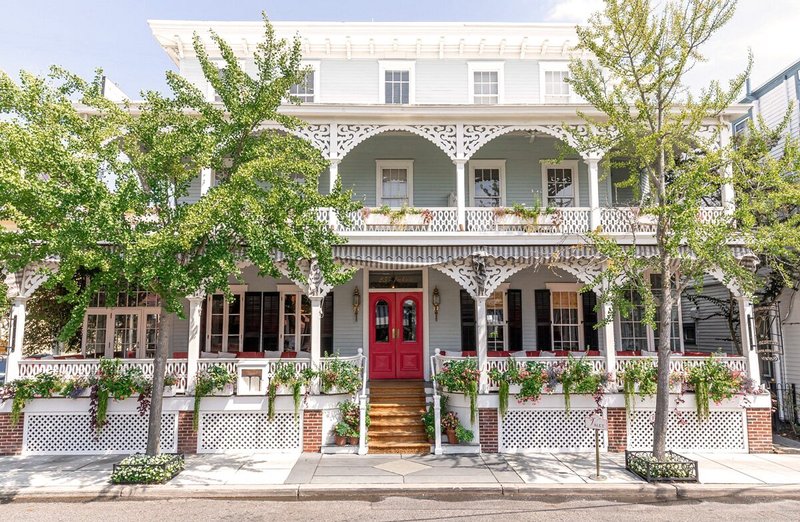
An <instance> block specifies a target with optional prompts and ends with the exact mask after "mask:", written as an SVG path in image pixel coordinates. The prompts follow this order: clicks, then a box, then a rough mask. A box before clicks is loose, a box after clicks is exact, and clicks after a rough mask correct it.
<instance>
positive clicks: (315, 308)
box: [309, 295, 323, 368]
mask: <svg viewBox="0 0 800 522" xmlns="http://www.w3.org/2000/svg"><path fill="white" fill-rule="evenodd" d="M309 299H310V300H311V365H312V366H313V367H314V368H319V363H320V359H321V358H322V353H321V351H322V331H321V330H322V321H321V319H322V299H323V298H322V296H318V295H312V296H309Z"/></svg>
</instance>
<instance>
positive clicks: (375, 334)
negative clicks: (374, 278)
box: [369, 292, 423, 379]
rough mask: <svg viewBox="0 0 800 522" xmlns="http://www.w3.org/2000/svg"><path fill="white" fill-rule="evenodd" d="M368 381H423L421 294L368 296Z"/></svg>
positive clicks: (375, 293)
mask: <svg viewBox="0 0 800 522" xmlns="http://www.w3.org/2000/svg"><path fill="white" fill-rule="evenodd" d="M369 310H370V311H369V329H370V332H369V378H370V379H422V365H423V363H422V292H374V293H370V294H369Z"/></svg>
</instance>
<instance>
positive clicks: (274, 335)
mask: <svg viewBox="0 0 800 522" xmlns="http://www.w3.org/2000/svg"><path fill="white" fill-rule="evenodd" d="M280 297H281V296H280V294H279V293H278V292H264V298H263V300H262V303H263V306H262V308H261V313H262V315H261V344H262V346H263V348H264V351H267V350H270V351H276V350H277V349H278V334H279V333H280V324H279V323H280V315H279V314H280V300H281V299H280Z"/></svg>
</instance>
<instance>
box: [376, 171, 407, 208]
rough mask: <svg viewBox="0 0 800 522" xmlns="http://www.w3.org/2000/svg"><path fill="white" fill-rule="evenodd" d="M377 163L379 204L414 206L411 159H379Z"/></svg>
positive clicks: (377, 198)
mask: <svg viewBox="0 0 800 522" xmlns="http://www.w3.org/2000/svg"><path fill="white" fill-rule="evenodd" d="M375 165H376V176H377V178H376V198H375V199H376V203H377V206H382V205H389V206H390V207H404V206H409V207H410V206H413V204H414V203H413V197H412V194H413V176H414V172H413V166H414V162H413V161H411V160H378V161H376V162H375Z"/></svg>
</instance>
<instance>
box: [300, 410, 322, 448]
mask: <svg viewBox="0 0 800 522" xmlns="http://www.w3.org/2000/svg"><path fill="white" fill-rule="evenodd" d="M303 451H308V452H312V453H319V452H320V451H322V410H304V411H303Z"/></svg>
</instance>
